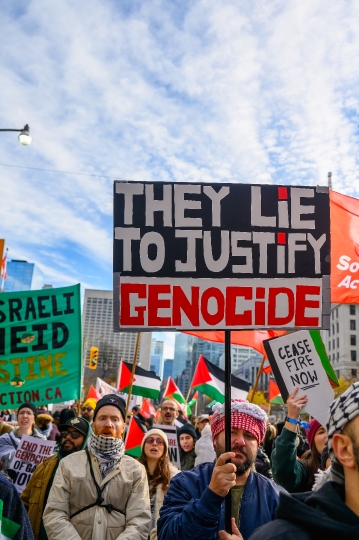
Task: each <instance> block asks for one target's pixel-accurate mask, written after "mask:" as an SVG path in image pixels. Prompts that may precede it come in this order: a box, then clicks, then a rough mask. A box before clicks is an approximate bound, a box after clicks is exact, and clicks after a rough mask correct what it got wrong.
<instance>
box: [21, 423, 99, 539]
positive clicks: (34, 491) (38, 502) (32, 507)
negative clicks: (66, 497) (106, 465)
mask: <svg viewBox="0 0 359 540" xmlns="http://www.w3.org/2000/svg"><path fill="white" fill-rule="evenodd" d="M58 429H59V431H60V434H61V437H60V444H59V451H58V453H57V454H54V455H53V456H50V457H49V458H47V459H45V460H44V461H43V462H42V463H40V464H39V465H38V466H37V467H36V470H35V472H34V474H33V475H32V477H31V478H30V480H29V483H28V484H27V486H26V488H25V489H24V491H23V492H22V494H21V500H22V502H23V503H24V506H25V508H26V510H27V512H28V514H29V518H30V522H31V527H32V530H33V531H34V537H35V540H46V539H47V535H46V531H45V528H44V524H43V521H42V515H43V513H44V510H45V506H46V503H47V498H48V496H49V492H50V489H51V486H52V483H53V480H54V477H55V473H56V471H57V467H58V466H59V463H60V461H61V460H62V459H63V458H65V457H66V456H69V455H70V454H73V453H74V452H79V451H80V450H83V449H84V448H86V445H87V440H88V438H89V437H90V436H91V434H92V429H91V426H90V424H89V423H88V422H87V420H85V419H84V418H71V419H70V420H68V421H67V422H66V424H60V425H59V427H58Z"/></svg>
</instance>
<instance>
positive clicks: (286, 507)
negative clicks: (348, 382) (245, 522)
mask: <svg viewBox="0 0 359 540" xmlns="http://www.w3.org/2000/svg"><path fill="white" fill-rule="evenodd" d="M327 432H328V451H329V455H330V458H331V467H330V468H329V469H327V471H325V473H323V474H322V475H321V476H325V477H326V480H327V481H326V482H324V483H322V487H321V488H320V489H318V491H314V492H310V493H300V494H299V493H298V494H295V495H289V494H281V495H280V499H279V506H278V508H277V513H276V519H275V520H274V521H273V522H272V523H268V524H267V525H265V526H263V527H260V528H259V529H258V530H257V531H255V532H254V534H253V535H252V536H251V537H250V540H272V539H276V540H317V539H318V538H323V539H325V540H337V539H338V538H341V539H343V540H344V539H345V540H354V539H355V540H357V539H358V538H359V382H356V383H355V384H353V385H352V386H350V387H349V388H348V389H347V390H346V391H345V392H344V394H342V395H341V396H340V397H338V398H337V399H336V400H335V401H333V403H332V405H331V406H330V411H329V418H328V422H327ZM223 538H228V539H229V538H236V537H235V536H228V537H223Z"/></svg>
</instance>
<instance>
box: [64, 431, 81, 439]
mask: <svg viewBox="0 0 359 540" xmlns="http://www.w3.org/2000/svg"><path fill="white" fill-rule="evenodd" d="M68 435H70V437H71V439H74V440H76V439H78V438H79V437H81V436H82V437H83V435H82V433H80V432H79V431H66V430H65V431H61V437H62V439H66V437H67V436H68Z"/></svg>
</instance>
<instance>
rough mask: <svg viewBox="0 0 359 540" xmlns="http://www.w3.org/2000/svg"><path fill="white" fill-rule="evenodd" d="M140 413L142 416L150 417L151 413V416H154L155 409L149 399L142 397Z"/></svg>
mask: <svg viewBox="0 0 359 540" xmlns="http://www.w3.org/2000/svg"><path fill="white" fill-rule="evenodd" d="M140 413H141V414H142V416H144V417H145V418H150V417H151V414H152V415H153V416H156V409H155V408H154V406H153V405H152V403H151V402H150V401H148V399H147V398H143V401H142V407H141V409H140Z"/></svg>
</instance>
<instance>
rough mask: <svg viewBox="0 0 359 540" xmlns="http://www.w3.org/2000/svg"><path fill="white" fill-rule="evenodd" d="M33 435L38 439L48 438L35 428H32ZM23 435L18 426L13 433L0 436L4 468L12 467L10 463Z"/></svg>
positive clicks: (0, 458)
mask: <svg viewBox="0 0 359 540" xmlns="http://www.w3.org/2000/svg"><path fill="white" fill-rule="evenodd" d="M31 437H36V438H37V439H46V437H45V436H44V435H41V433H40V432H39V431H38V430H37V429H36V428H35V427H33V428H32V433H31ZM20 441H21V436H19V435H18V428H15V429H14V430H13V431H11V433H5V434H4V435H1V437H0V461H1V463H2V464H3V467H4V469H8V468H9V467H10V463H11V461H12V458H13V457H14V454H15V452H16V450H17V448H18V446H19V444H20Z"/></svg>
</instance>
